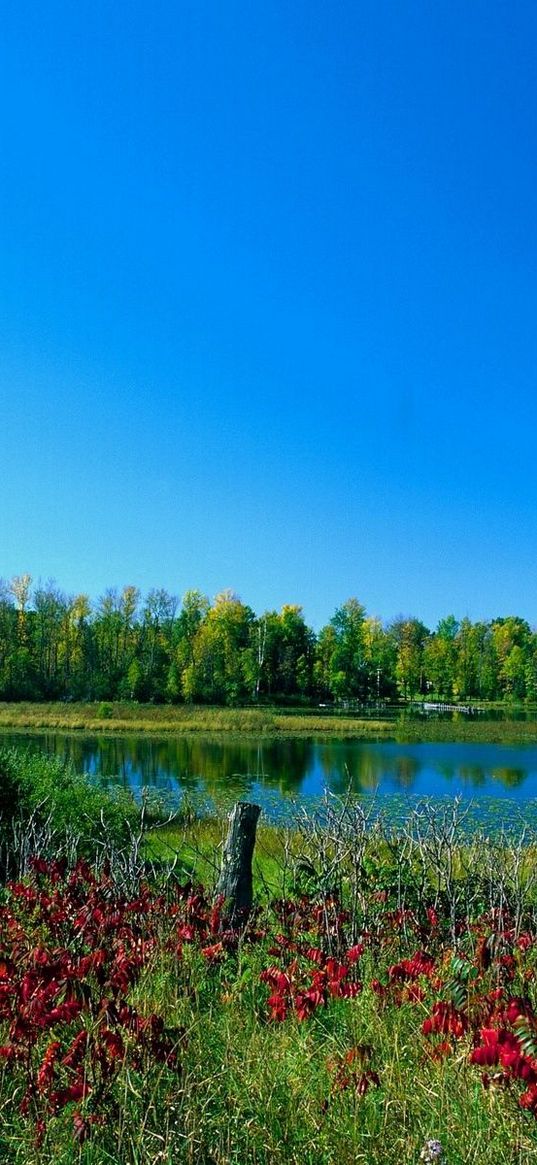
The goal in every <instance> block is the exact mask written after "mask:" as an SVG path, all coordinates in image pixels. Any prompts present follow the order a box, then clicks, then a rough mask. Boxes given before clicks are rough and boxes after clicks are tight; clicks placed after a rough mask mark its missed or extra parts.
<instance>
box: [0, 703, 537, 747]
mask: <svg viewBox="0 0 537 1165" xmlns="http://www.w3.org/2000/svg"><path fill="white" fill-rule="evenodd" d="M2 729H5V730H9V731H12V732H13V731H20V732H45V731H49V732H50V731H57V732H99V733H101V734H102V733H103V732H106V733H116V732H118V733H120V732H130V733H133V732H140V733H146V732H147V733H152V732H154V733H159V734H162V733H168V732H169V733H180V734H183V733H184V734H192V733H206V734H215V735H220V734H228V735H235V736H250V737H260V736H265V737H267V738H270V737H305V736H307V737H312V736H315V737H324V738H328V737H345V738H347V739H354V740H397V741H400V742H412V743H413V742H419V741H431V742H433V741H455V742H457V741H460V742H466V741H467V742H482V743H484V742H490V743H505V744H517V743H519V744H525V743H527V744H534V743H536V742H537V713H536V714H535V716H534V718H533V719H530V720H495V721H490V720H486V719H482V720H481V719H479V718H475V719H469V718H467V717H465V716H463V715H461V716H460V717H459V718H457V719H454V720H441V719H434V720H429V719H426V718H425V717H424V718H423V719H418V720H414V719H413V720H410V719H406V718H405V717H404V716H402V717H401V718H400V719H392V720H387V719H386V720H382V719H378V720H369V719H367V720H366V719H363V718H360V717H358V716H356V717H354V716H339V715H323V714H321V713H320V714H317V713H315V714H313V713H308V712H302V711H301V712H295V711H291V710H288V709H282V710H280V709H275V708H206V707H190V706H184V705H181V706H177V705H169V704H165V705H157V706H155V705H148V704H145V705H144V704H133V703H121V704H112V703H110V704H108V703H106V704H102V703H101V704H62V703H54V704H33V703H24V704H5V703H4V704H0V730H2Z"/></svg>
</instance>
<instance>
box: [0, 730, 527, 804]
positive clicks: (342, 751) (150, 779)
mask: <svg viewBox="0 0 537 1165" xmlns="http://www.w3.org/2000/svg"><path fill="white" fill-rule="evenodd" d="M0 743H5V744H12V745H14V746H16V747H17V748H28V747H29V748H32V749H36V748H40V749H45V750H46V751H47V752H49V753H52V754H55V755H59V756H61V757H63V758H65V759H68V760H70V761H71V762H72V763H73V764H74V766H75V768H76V769H77V770H78V771H79V772H84V773H87V774H89V775H90V777H91V779H92V780H95V781H98V782H99V783H102V784H120V785H122V786H124V787H128V788H131V789H132V790H133V791H134V792H135V793H136V794H137V795H139V794H141V792H142V791H143V790H155V792H157V793H159V794H161V795H163V796H164V797H165V798H166V799H167V800H168V799H169V800H170V801H171V802H172V803H178V802H179V801H180V799H181V797H182V795H184V794H185V793H188V794H189V795H190V796H192V797H193V798H195V799H197V798H201V799H202V800H210V801H214V802H216V803H220V804H221V803H225V802H227V801H229V800H236V799H237V798H246V799H248V800H255V801H257V802H259V803H260V804H261V805H262V806H263V809H264V811H265V813H266V814H267V815H268V816H270V817H273V818H280V817H282V816H285V815H286V813H287V811H288V810H289V809H290V807H293V806H295V805H296V804H297V803H298V804H300V805H305V806H307V807H308V808H311V807H312V806H314V805H315V803H316V802H318V801H319V799H320V798H321V797H322V796H323V794H324V792H325V791H326V790H329V791H330V792H332V793H336V794H338V795H341V796H342V795H345V794H347V793H348V792H349V791H350V792H351V793H352V795H353V796H356V797H357V798H360V799H363V800H365V801H366V802H369V801H370V799H371V798H372V797H373V796H374V797H375V798H376V801H377V803H378V804H380V805H382V806H383V808H385V809H388V810H389V809H390V808H393V810H394V812H395V811H397V812H398V813H400V812H401V811H402V810H404V808H405V806H407V807H411V806H412V804H414V803H415V801H416V799H419V798H438V799H445V798H452V797H455V796H460V797H461V798H463V799H466V800H471V802H472V805H473V806H474V808H475V810H476V812H477V813H478V815H485V816H486V815H487V814H488V812H489V811H493V815H494V817H495V819H496V820H497V819H498V815H500V818H501V819H502V820H503V819H505V820H508V819H509V817H510V815H513V814H518V812H519V811H523V813H524V816H530V817H532V818H533V819H537V745H525V746H520V745H518V746H510V745H499V744H431V743H427V744H396V743H394V742H382V743H376V742H371V741H349V740H329V741H327V740H324V741H323V740H315V739H299V740H296V739H295V740H276V741H275V740H270V741H266V740H263V739H259V740H254V739H242V740H239V739H237V738H235V739H230V738H219V739H216V738H215V737H204V736H201V735H199V736H192V737H184V736H170V735H168V736H163V737H155V736H148V735H137V736H129V735H121V736H106V734H103V735H99V736H87V735H85V734H70V735H67V734H60V733H47V734H39V735H37V734H35V735H23V734H10V733H3V734H2V736H1V737H0Z"/></svg>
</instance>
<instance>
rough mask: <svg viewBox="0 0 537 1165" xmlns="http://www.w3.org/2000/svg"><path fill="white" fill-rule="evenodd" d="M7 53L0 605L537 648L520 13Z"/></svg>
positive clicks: (72, 33)
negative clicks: (227, 613) (189, 600)
mask: <svg viewBox="0 0 537 1165" xmlns="http://www.w3.org/2000/svg"><path fill="white" fill-rule="evenodd" d="M0 38H1V47H0V85H1V88H2V94H1V102H0V107H1V121H2V125H1V141H2V146H1V151H0V166H1V179H0V237H1V255H2V262H1V272H0V297H1V304H2V310H1V313H0V319H1V352H2V360H1V365H2V367H1V380H0V393H1V397H2V425H1V427H0V467H1V470H0V472H1V505H0V556H1V558H0V575H3V576H7V577H9V576H11V575H12V574H16V573H21V572H22V571H26V570H28V571H30V572H31V573H32V574H33V575H34V576H35V577H36V578H38V577H41V578H42V579H43V580H45V579H48V578H50V577H53V578H56V579H57V581H58V583H59V584H60V585H61V586H62V587H63V589H65V590H66V591H67V592H75V591H80V590H84V591H87V592H89V593H90V595H91V596H92V597H97V595H98V594H100V593H102V591H103V590H104V589H105V588H106V587H107V586H111V585H118V586H121V585H123V584H126V583H134V584H136V585H138V586H140V587H141V588H142V589H143V590H144V591H146V590H147V589H149V588H150V587H151V586H157V585H162V586H165V587H167V588H168V589H169V590H171V591H173V592H174V593H178V594H181V593H182V592H183V591H184V590H185V589H186V588H187V587H191V586H198V587H200V588H201V589H202V590H204V591H206V592H207V593H208V594H209V595H213V594H214V593H215V592H216V591H218V590H220V589H222V588H224V587H227V586H229V587H233V588H234V589H235V590H237V591H238V592H239V593H240V594H241V596H242V598H243V599H244V600H245V601H247V602H249V603H250V604H251V605H252V606H253V607H254V608H255V609H256V610H258V611H261V610H263V609H265V608H267V607H274V606H276V607H278V606H280V605H281V604H282V603H283V602H300V603H302V604H303V606H304V611H305V615H306V618H307V619H308V620H309V622H310V623H312V624H313V625H314V626H320V625H321V624H322V623H323V622H324V621H326V620H327V619H328V618H329V617H330V616H331V615H332V613H333V610H334V608H335V606H336V605H337V604H338V603H340V602H342V601H344V600H345V599H346V598H347V597H348V596H349V595H356V596H357V597H358V598H359V599H360V600H361V601H362V602H363V603H364V604H365V606H366V607H367V609H368V611H369V612H370V613H372V614H378V615H380V616H381V617H382V618H384V619H389V618H390V617H393V616H395V615H397V614H399V613H401V612H403V613H405V614H416V615H418V616H419V617H421V618H423V619H424V621H425V622H426V623H428V624H429V625H430V626H434V625H435V624H436V622H437V620H438V619H439V618H440V617H441V616H443V615H445V614H447V613H448V611H451V610H452V611H454V613H455V614H456V615H458V616H462V615H464V614H468V615H470V617H472V618H490V617H493V616H496V615H498V614H508V613H517V614H520V615H522V616H524V617H526V618H527V619H528V620H529V621H530V622H531V623H532V624H535V623H537V571H536V554H535V551H536V548H537V473H536V444H537V440H536V421H537V403H536V396H535V391H536V384H537V379H536V371H537V326H536V324H537V311H536V308H537V303H536V300H537V263H536V258H537V247H536V241H537V240H536V234H537V213H536V211H537V207H536V192H537V118H536V108H537V65H536V55H535V45H536V43H537V8H536V7H535V5H534V4H532V3H530V2H529V0H528V2H520V3H517V2H516V0H509V2H507V0H505V2H501V3H500V2H498V0H492V2H490V0H487V2H486V3H485V2H484V0H474V2H472V3H470V4H469V3H467V0H465V2H464V3H463V2H459V0H438V2H435V3H434V4H431V3H424V2H422V3H407V2H405V0H393V2H389V3H388V2H385V0H349V2H347V0H345V2H341V3H329V2H328V0H326V2H321V0H307V3H306V2H305V0H304V2H302V0H300V2H297V3H292V2H291V3H290V2H289V0H278V2H276V0H266V2H264V3H260V4H257V3H251V2H250V3H245V2H240V3H238V2H234V0H227V2H226V3H224V4H222V3H217V2H216V0H215V2H214V3H211V2H205V0H188V2H182V0H151V3H149V2H148V0H144V2H141V0H128V3H127V2H126V0H115V3H113V4H111V3H109V2H106V3H104V0H91V3H90V2H88V0H76V3H72V2H69V3H68V2H67V0H64V2H59V0H48V2H47V3H46V4H37V3H36V2H35V0H32V2H29V0H16V2H15V0H12V2H11V0H10V3H8V4H7V5H6V6H5V8H4V11H3V15H2V30H1V33H0Z"/></svg>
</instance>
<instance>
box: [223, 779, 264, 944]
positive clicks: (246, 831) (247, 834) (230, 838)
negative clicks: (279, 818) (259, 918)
mask: <svg viewBox="0 0 537 1165" xmlns="http://www.w3.org/2000/svg"><path fill="white" fill-rule="evenodd" d="M260 812H261V809H260V806H259V805H253V804H252V803H251V802H249V801H237V803H236V805H234V806H233V809H232V810H231V813H230V815H229V829H228V834H227V837H226V840H225V842H224V849H223V853H222V868H221V871H220V877H219V879H218V885H217V887H216V893H217V894H219V895H222V896H223V897H224V899H225V916H226V921H228V923H229V924H230V925H231V926H239V925H240V924H241V923H245V922H246V920H247V918H248V915H249V913H250V910H251V908H252V899H253V887H252V857H253V853H254V846H255V834H256V829H257V820H258V817H259V814H260Z"/></svg>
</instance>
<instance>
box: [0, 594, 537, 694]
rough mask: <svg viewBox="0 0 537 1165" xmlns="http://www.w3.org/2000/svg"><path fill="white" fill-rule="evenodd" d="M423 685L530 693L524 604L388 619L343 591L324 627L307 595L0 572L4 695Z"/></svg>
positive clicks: (536, 655) (405, 690)
mask: <svg viewBox="0 0 537 1165" xmlns="http://www.w3.org/2000/svg"><path fill="white" fill-rule="evenodd" d="M418 696H428V697H429V698H431V699H432V698H441V699H444V700H499V699H517V700H537V632H536V631H535V630H532V629H531V627H530V626H529V624H528V623H527V622H526V620H524V619H521V618H519V617H518V616H513V615H511V616H508V617H506V618H498V619H494V620H491V621H489V622H476V623H472V622H471V621H470V619H467V618H465V619H462V620H460V621H459V620H457V619H456V618H455V617H454V616H453V615H449V616H447V618H445V619H442V620H441V621H440V622H439V624H438V626H437V627H436V629H435V630H434V631H431V630H429V629H428V628H427V627H426V626H425V624H424V623H422V622H421V621H420V620H419V619H417V618H411V617H399V618H397V619H394V620H392V621H391V622H390V623H388V624H383V623H382V622H381V621H380V620H379V619H377V618H375V617H373V616H371V615H368V614H367V612H366V610H365V607H364V606H363V605H362V604H361V603H360V602H359V601H358V600H357V599H356V598H351V599H348V600H347V602H345V603H343V604H342V605H341V606H340V607H338V608H337V610H336V611H335V612H334V615H333V616H332V618H331V619H330V620H329V622H328V623H327V624H326V626H325V627H323V628H322V629H321V630H320V631H319V632H318V633H315V632H314V631H313V630H312V628H311V627H308V625H307V624H306V621H305V619H304V615H303V612H302V608H301V607H300V606H297V605H294V604H286V605H285V606H283V607H282V608H281V610H280V611H266V612H264V613H263V614H262V615H256V614H255V612H254V611H253V610H252V609H251V607H249V606H248V605H247V604H245V603H243V602H242V600H241V599H240V598H239V597H238V595H236V594H235V593H234V592H233V591H229V590H227V591H222V592H221V593H220V594H218V595H217V596H216V598H215V599H214V600H213V601H212V602H211V601H210V600H209V599H208V598H207V597H206V596H205V595H204V594H202V593H201V591H199V590H189V591H187V593H186V594H185V595H184V596H183V598H182V600H179V599H178V598H176V597H175V596H174V595H171V594H169V593H168V592H167V591H166V590H163V589H154V590H151V591H149V593H148V594H147V595H146V596H142V595H141V593H140V591H139V590H138V589H137V588H136V587H133V586H125V587H123V589H122V590H115V589H110V590H107V591H106V592H105V594H104V595H103V596H102V597H101V598H99V599H98V600H97V602H95V603H92V602H91V601H90V599H89V597H88V596H87V595H85V594H79V595H75V596H67V595H65V594H64V593H63V592H62V591H61V590H60V589H59V588H58V587H57V585H56V584H55V583H47V584H45V585H42V584H38V585H36V586H35V587H33V586H32V579H31V577H30V575H28V574H24V575H19V576H16V577H15V578H12V579H11V580H10V581H7V582H0V700H138V701H144V702H145V701H154V702H170V703H206V704H228V705H234V704H245V703H256V702H282V703H300V702H303V703H308V702H311V701H317V702H335V701H345V700H348V701H356V702H357V703H374V702H376V701H381V700H395V699H398V698H403V699H412V698H415V697H418Z"/></svg>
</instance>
